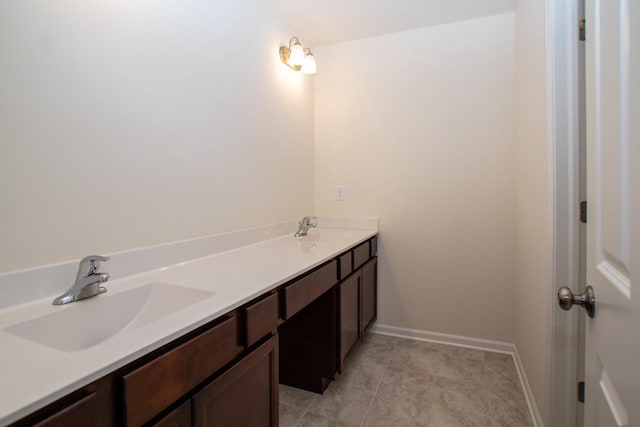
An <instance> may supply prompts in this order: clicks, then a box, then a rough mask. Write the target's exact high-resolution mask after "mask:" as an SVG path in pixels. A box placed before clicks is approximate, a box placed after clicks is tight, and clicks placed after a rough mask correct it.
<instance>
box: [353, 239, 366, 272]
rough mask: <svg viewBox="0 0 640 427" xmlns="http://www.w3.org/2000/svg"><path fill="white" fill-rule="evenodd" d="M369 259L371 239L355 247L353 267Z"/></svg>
mask: <svg viewBox="0 0 640 427" xmlns="http://www.w3.org/2000/svg"><path fill="white" fill-rule="evenodd" d="M368 259H369V241H366V242H364V243H363V244H361V245H359V246H356V247H355V248H354V249H353V268H358V267H360V266H361V265H362V264H364V263H365V262H367V260H368Z"/></svg>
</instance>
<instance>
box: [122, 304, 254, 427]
mask: <svg viewBox="0 0 640 427" xmlns="http://www.w3.org/2000/svg"><path fill="white" fill-rule="evenodd" d="M237 341H238V321H237V318H236V316H231V317H229V318H228V319H226V320H224V321H223V322H222V323H220V324H218V325H216V326H214V327H213V328H211V329H209V330H208V331H205V332H203V333H202V334H200V335H198V336H196V337H195V338H192V339H191V340H189V341H187V342H185V343H184V344H182V345H180V346H178V347H176V348H174V349H173V350H170V351H169V352H167V353H165V354H163V355H161V356H159V357H158V358H157V359H154V360H152V361H151V362H149V363H147V364H146V365H144V366H142V367H140V368H138V369H136V370H135V371H133V372H131V373H129V374H127V375H124V376H123V377H122V385H123V396H124V417H125V420H126V423H127V425H128V426H138V425H141V424H143V423H145V422H147V421H149V420H150V419H151V418H152V417H153V416H155V415H156V414H158V413H159V412H161V411H162V410H163V409H165V408H166V407H168V406H169V405H171V404H172V403H173V402H175V401H176V400H178V399H180V398H181V397H182V396H184V395H185V394H186V393H187V392H189V391H190V390H191V389H193V388H194V387H195V386H197V385H198V384H199V383H201V382H202V381H203V380H204V379H206V378H207V377H209V376H210V375H212V374H213V373H214V372H216V371H217V370H219V369H220V368H222V367H223V366H224V365H226V364H227V363H228V362H230V361H231V360H233V359H234V358H235V357H236V356H237V355H238V354H239V353H240V352H241V351H242V349H243V348H242V347H241V346H239V345H238V342H237Z"/></svg>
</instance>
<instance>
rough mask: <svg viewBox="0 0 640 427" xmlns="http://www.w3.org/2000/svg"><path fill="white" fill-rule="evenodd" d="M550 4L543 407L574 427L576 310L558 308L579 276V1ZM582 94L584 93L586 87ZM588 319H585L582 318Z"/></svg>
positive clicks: (552, 421) (551, 0) (551, 418)
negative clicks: (548, 267)
mask: <svg viewBox="0 0 640 427" xmlns="http://www.w3.org/2000/svg"><path fill="white" fill-rule="evenodd" d="M581 1H583V0H546V20H545V21H546V24H545V27H546V28H545V30H546V37H545V39H546V60H547V115H548V117H547V119H548V127H547V132H548V135H547V137H548V142H549V157H550V161H551V163H550V164H551V165H552V167H551V168H550V173H551V174H552V176H551V179H550V180H549V182H550V188H549V197H550V206H552V215H553V222H552V227H553V232H552V234H553V238H552V242H553V248H552V268H553V270H552V271H553V273H552V274H553V280H552V283H551V289H549V291H550V292H549V298H551V299H552V302H551V310H550V311H551V313H550V316H551V323H550V327H551V331H549V335H548V336H549V341H550V342H549V350H548V351H549V353H548V357H547V369H546V372H547V373H548V375H549V376H550V378H549V381H548V382H547V384H548V387H549V390H548V393H547V395H546V402H544V403H545V406H546V408H548V413H547V423H548V425H549V426H576V425H577V423H578V422H579V420H581V417H579V416H578V411H581V410H582V409H581V406H579V405H578V369H579V366H580V364H579V363H578V357H579V356H580V355H579V351H578V348H579V347H578V342H579V341H578V336H579V322H580V317H579V314H578V310H571V311H569V312H566V311H563V310H562V309H560V307H559V306H558V303H557V298H556V295H557V292H558V289H559V288H561V287H562V286H569V287H570V288H572V289H574V290H577V289H578V286H579V278H580V271H579V268H580V262H579V261H580V258H579V257H580V221H579V218H580V212H579V210H580V208H579V206H580V155H579V146H580V136H581V135H580V120H579V117H580V96H579V95H580V92H579V91H580V90H581V88H580V84H581V83H580V78H579V66H580V64H579V50H580V46H579V44H580V43H581V42H580V41H579V36H578V22H579V19H580V18H581V17H580V11H581V10H583V8H580V4H581V3H580V2H581ZM582 90H584V89H583V88H582ZM583 321H584V319H583Z"/></svg>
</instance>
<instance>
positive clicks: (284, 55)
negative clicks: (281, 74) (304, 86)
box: [279, 36, 316, 74]
mask: <svg viewBox="0 0 640 427" xmlns="http://www.w3.org/2000/svg"><path fill="white" fill-rule="evenodd" d="M279 53H280V60H281V61H282V62H283V63H284V64H285V65H286V66H287V67H289V68H291V69H292V70H294V71H302V72H303V73H305V74H315V73H316V64H315V59H314V58H313V53H311V49H310V48H308V47H307V48H305V47H303V46H302V43H300V39H299V38H298V37H295V36H294V37H291V39H289V46H288V47H287V46H280V50H279Z"/></svg>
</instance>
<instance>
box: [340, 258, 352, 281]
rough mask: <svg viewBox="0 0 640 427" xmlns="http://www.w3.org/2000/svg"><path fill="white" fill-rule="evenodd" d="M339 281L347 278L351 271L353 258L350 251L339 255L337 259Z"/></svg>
mask: <svg viewBox="0 0 640 427" xmlns="http://www.w3.org/2000/svg"><path fill="white" fill-rule="evenodd" d="M338 268H339V269H340V270H339V271H340V272H339V279H340V280H342V279H344V278H345V277H347V276H348V275H349V274H351V272H352V271H353V256H352V255H351V251H349V252H347V253H346V254H343V255H340V258H338Z"/></svg>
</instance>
